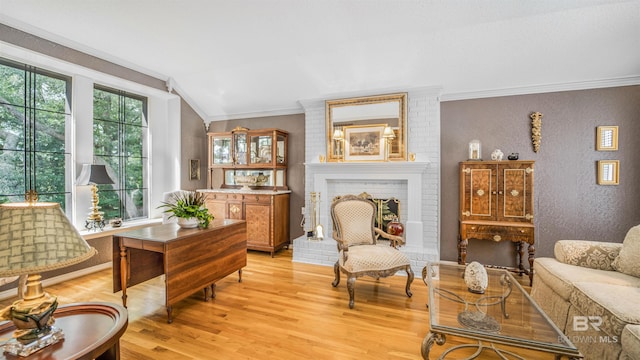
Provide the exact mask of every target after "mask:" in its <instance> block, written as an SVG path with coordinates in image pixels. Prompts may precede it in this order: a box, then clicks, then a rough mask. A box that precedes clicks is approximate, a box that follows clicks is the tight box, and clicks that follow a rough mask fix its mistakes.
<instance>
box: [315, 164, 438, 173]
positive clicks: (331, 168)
mask: <svg viewBox="0 0 640 360" xmlns="http://www.w3.org/2000/svg"><path fill="white" fill-rule="evenodd" d="M304 165H305V166H306V168H307V171H312V172H313V173H314V174H317V173H333V172H339V173H344V172H345V171H348V172H349V173H356V174H377V173H385V174H386V173H394V172H400V173H405V174H421V173H423V172H424V171H425V170H426V169H427V167H428V166H429V162H426V161H388V162H366V163H365V162H363V163H359V162H327V163H305V164H304ZM388 175H391V174H388Z"/></svg>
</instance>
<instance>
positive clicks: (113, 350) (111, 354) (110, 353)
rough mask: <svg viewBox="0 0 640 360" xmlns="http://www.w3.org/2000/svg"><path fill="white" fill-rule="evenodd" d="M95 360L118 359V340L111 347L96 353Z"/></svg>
mask: <svg viewBox="0 0 640 360" xmlns="http://www.w3.org/2000/svg"><path fill="white" fill-rule="evenodd" d="M96 360H120V340H118V341H116V343H115V344H113V346H112V347H110V348H108V349H107V350H106V351H105V352H103V353H102V354H100V355H98V357H97V358H96Z"/></svg>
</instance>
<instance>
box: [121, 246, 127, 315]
mask: <svg viewBox="0 0 640 360" xmlns="http://www.w3.org/2000/svg"><path fill="white" fill-rule="evenodd" d="M120 285H122V306H124V307H125V308H126V307H127V248H126V247H125V246H124V245H122V240H120Z"/></svg>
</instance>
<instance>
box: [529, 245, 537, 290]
mask: <svg viewBox="0 0 640 360" xmlns="http://www.w3.org/2000/svg"><path fill="white" fill-rule="evenodd" d="M535 257H536V247H535V246H534V245H533V244H529V286H533V261H534V259H535Z"/></svg>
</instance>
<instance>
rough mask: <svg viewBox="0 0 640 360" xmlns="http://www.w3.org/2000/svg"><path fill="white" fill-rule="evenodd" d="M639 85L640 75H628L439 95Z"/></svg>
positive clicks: (460, 96) (458, 97)
mask: <svg viewBox="0 0 640 360" xmlns="http://www.w3.org/2000/svg"><path fill="white" fill-rule="evenodd" d="M632 85H640V76H628V77H620V78H612V79H602V80H591V81H576V82H570V83H558V84H545V85H535V86H523V87H513V88H504V89H493V90H482V91H469V92H458V93H446V92H443V94H442V95H441V97H440V101H456V100H469V99H481V98H490V97H500V96H515V95H530V94H542V93H550V92H559V91H576V90H588V89H600V88H607V87H619V86H632Z"/></svg>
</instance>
